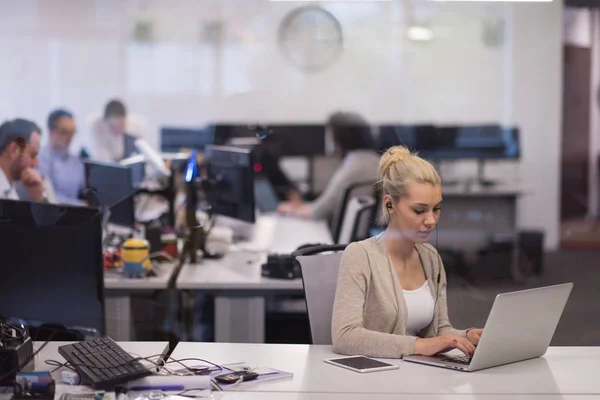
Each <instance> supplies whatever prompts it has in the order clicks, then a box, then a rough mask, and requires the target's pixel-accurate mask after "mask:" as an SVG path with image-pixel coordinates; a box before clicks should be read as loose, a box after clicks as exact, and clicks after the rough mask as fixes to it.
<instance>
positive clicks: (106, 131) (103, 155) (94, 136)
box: [89, 100, 142, 162]
mask: <svg viewBox="0 0 600 400" xmlns="http://www.w3.org/2000/svg"><path fill="white" fill-rule="evenodd" d="M134 122H135V121H132V118H131V116H129V115H128V113H127V109H126V108H125V105H124V104H123V103H122V102H121V101H119V100H111V101H109V102H108V103H107V104H106V107H105V108H104V114H103V116H102V117H101V118H98V119H95V120H94V121H93V122H92V132H91V137H90V143H89V151H90V156H91V159H92V160H94V161H100V162H119V161H121V160H122V159H124V158H127V157H130V156H131V155H133V153H134V152H135V151H136V148H135V139H137V138H139V137H142V133H141V132H139V129H134V126H135V125H140V124H135V123H134Z"/></svg>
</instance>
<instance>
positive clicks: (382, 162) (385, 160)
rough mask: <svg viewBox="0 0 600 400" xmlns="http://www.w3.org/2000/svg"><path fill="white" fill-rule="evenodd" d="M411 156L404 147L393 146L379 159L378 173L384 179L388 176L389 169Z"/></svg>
mask: <svg viewBox="0 0 600 400" xmlns="http://www.w3.org/2000/svg"><path fill="white" fill-rule="evenodd" d="M410 156H412V153H411V152H410V150H409V149H408V148H406V147H405V146H393V147H390V148H389V149H387V150H386V151H385V152H384V153H383V154H382V155H381V158H380V159H379V173H380V174H381V176H383V177H385V176H387V175H388V174H389V172H390V168H392V167H393V166H394V165H395V164H396V163H397V162H400V161H402V160H404V159H406V158H408V157H410Z"/></svg>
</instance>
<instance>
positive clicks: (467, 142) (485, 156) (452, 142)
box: [420, 125, 521, 161]
mask: <svg viewBox="0 0 600 400" xmlns="http://www.w3.org/2000/svg"><path fill="white" fill-rule="evenodd" d="M520 153H521V151H520V142H519V133H518V130H517V129H516V128H503V127H501V126H500V125H470V126H457V127H439V128H438V130H437V134H436V137H435V139H434V140H433V141H432V146H431V147H428V148H424V149H422V150H420V154H421V155H422V156H423V157H425V158H430V159H437V160H455V159H471V160H481V161H485V160H499V159H516V158H519V157H520Z"/></svg>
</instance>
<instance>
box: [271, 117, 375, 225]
mask: <svg viewBox="0 0 600 400" xmlns="http://www.w3.org/2000/svg"><path fill="white" fill-rule="evenodd" d="M327 128H328V129H330V130H331V132H332V134H333V141H334V143H335V148H336V151H337V152H338V153H340V154H341V156H342V157H343V163H342V165H341V166H340V167H339V168H338V169H337V171H336V172H335V174H334V175H333V177H332V178H331V180H330V181H329V183H328V185H327V187H326V188H325V190H324V191H323V193H322V194H321V195H320V196H319V197H318V198H317V199H315V200H314V201H312V202H303V201H290V202H284V203H281V204H280V205H279V207H278V208H277V211H278V212H279V213H280V214H291V215H295V216H298V217H303V218H311V219H329V220H332V219H334V217H335V215H334V213H335V211H336V210H339V209H340V207H341V206H342V204H341V203H342V201H343V198H344V194H345V192H346V190H347V189H348V188H349V187H350V186H352V185H354V184H359V183H365V182H373V189H375V184H376V182H377V180H378V176H377V166H378V165H379V155H378V154H377V152H376V151H375V143H374V139H373V136H372V134H371V130H370V128H369V125H368V124H367V122H366V121H365V120H364V119H363V118H362V117H360V116H359V115H357V114H353V113H343V112H337V113H335V114H333V115H332V116H331V117H330V118H329V121H328V122H327Z"/></svg>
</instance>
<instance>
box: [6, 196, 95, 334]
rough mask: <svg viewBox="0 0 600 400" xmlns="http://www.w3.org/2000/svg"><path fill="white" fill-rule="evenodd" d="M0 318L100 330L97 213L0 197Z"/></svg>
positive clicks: (85, 209)
mask: <svg viewBox="0 0 600 400" xmlns="http://www.w3.org/2000/svg"><path fill="white" fill-rule="evenodd" d="M0 248H1V249H2V262H1V263H0V276H1V278H0V316H4V317H16V318H22V319H25V320H28V321H33V322H40V323H48V324H57V325H62V326H64V327H67V328H73V327H86V328H93V329H96V330H98V331H99V332H100V334H103V333H104V283H103V273H104V272H103V261H102V215H101V213H100V210H98V209H94V208H88V207H68V206H60V205H53V204H41V203H30V202H23V201H10V200H0Z"/></svg>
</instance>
